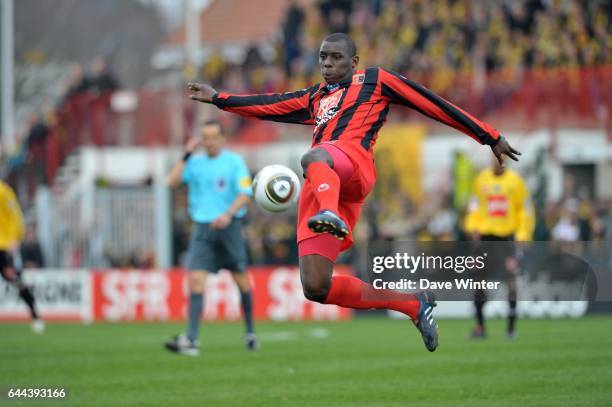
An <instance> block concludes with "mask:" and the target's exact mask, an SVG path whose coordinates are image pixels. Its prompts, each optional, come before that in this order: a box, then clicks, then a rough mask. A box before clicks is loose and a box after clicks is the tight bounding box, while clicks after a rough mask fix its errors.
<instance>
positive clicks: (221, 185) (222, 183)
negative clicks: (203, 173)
mask: <svg viewBox="0 0 612 407" xmlns="http://www.w3.org/2000/svg"><path fill="white" fill-rule="evenodd" d="M215 186H216V188H217V191H219V192H223V191H225V188H227V181H226V180H225V178H218V179H217V182H216V185H215Z"/></svg>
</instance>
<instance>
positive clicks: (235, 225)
mask: <svg viewBox="0 0 612 407" xmlns="http://www.w3.org/2000/svg"><path fill="white" fill-rule="evenodd" d="M242 225H243V220H242V219H237V218H233V219H232V221H231V223H230V224H229V225H228V226H227V227H226V228H225V229H213V228H212V227H210V224H209V223H195V225H194V228H193V231H192V233H191V241H190V242H189V251H188V254H187V269H188V270H189V271H193V270H203V271H208V272H210V273H217V272H218V271H219V270H220V269H226V270H229V271H231V272H234V273H242V272H244V271H246V267H247V247H246V241H245V240H244V237H243V236H242Z"/></svg>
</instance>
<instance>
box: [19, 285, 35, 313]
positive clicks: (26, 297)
mask: <svg viewBox="0 0 612 407" xmlns="http://www.w3.org/2000/svg"><path fill="white" fill-rule="evenodd" d="M19 296H20V297H21V299H22V300H23V301H24V302H25V303H26V304H28V308H30V314H31V315H32V319H38V312H36V302H35V301H34V296H33V295H32V292H31V291H30V289H29V288H28V287H26V286H24V287H22V288H21V289H20V290H19Z"/></svg>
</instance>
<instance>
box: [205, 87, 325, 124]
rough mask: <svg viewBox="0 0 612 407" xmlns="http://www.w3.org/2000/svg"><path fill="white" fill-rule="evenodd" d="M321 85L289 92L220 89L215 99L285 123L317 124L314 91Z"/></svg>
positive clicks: (228, 106) (238, 110)
mask: <svg viewBox="0 0 612 407" xmlns="http://www.w3.org/2000/svg"><path fill="white" fill-rule="evenodd" d="M319 87H320V85H315V86H313V87H311V88H307V89H302V90H298V91H296V92H286V93H268V94H259V95H236V94H230V93H225V92H219V93H217V94H215V95H214V96H213V99H212V103H213V104H214V105H215V106H217V107H218V108H219V109H222V110H225V111H227V112H232V113H237V114H239V115H242V116H248V117H256V118H258V119H262V120H270V121H275V122H282V123H296V124H313V123H314V120H313V118H312V114H311V111H310V101H311V98H312V95H313V94H314V93H315V92H316V91H317V90H318V89H319Z"/></svg>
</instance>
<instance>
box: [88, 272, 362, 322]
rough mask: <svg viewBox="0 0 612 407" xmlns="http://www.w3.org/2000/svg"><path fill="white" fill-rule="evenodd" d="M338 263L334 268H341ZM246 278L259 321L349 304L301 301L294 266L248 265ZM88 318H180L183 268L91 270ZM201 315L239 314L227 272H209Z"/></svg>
mask: <svg viewBox="0 0 612 407" xmlns="http://www.w3.org/2000/svg"><path fill="white" fill-rule="evenodd" d="M348 271H349V269H348V268H342V267H341V268H339V269H338V270H337V272H338V273H347V272H348ZM249 277H250V279H251V287H252V292H253V300H254V305H255V308H254V314H255V318H256V319H259V320H274V321H287V320H339V319H347V318H350V317H351V316H352V311H351V310H350V309H346V308H341V307H338V306H335V305H324V304H319V303H314V302H311V301H308V300H306V298H305V297H304V295H303V293H302V285H301V282H300V275H299V271H298V269H297V268H296V267H270V266H265V267H251V268H249ZM92 278H93V281H92V289H93V293H92V298H93V304H92V306H93V317H94V319H95V320H105V321H136V320H138V321H140V320H144V321H166V320H183V319H184V318H185V315H186V306H187V300H186V299H187V292H188V291H187V273H186V272H184V271H168V272H165V271H115V270H106V271H105V270H96V271H95V272H94V273H93V274H92ZM204 298H205V308H204V309H205V311H204V317H205V319H208V320H215V321H225V320H237V319H240V318H241V308H240V294H239V291H238V288H237V286H236V284H235V283H234V281H233V279H232V276H231V273H229V272H227V271H221V272H219V273H218V274H210V275H209V276H208V278H207V281H206V288H205V297H204Z"/></svg>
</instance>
